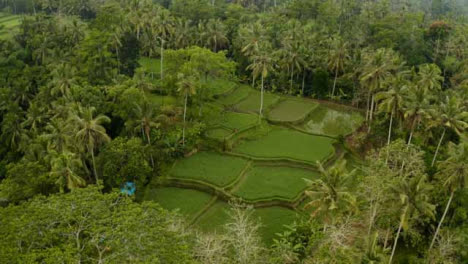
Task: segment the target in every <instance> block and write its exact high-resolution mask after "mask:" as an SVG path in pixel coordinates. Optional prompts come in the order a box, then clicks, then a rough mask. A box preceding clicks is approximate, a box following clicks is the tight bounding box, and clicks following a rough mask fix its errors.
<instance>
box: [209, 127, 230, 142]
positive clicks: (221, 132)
mask: <svg viewBox="0 0 468 264" xmlns="http://www.w3.org/2000/svg"><path fill="white" fill-rule="evenodd" d="M231 134H232V131H231V130H229V129H225V128H213V129H209V130H207V131H206V136H207V137H209V138H212V139H217V140H224V139H225V138H226V137H227V136H229V135H231Z"/></svg>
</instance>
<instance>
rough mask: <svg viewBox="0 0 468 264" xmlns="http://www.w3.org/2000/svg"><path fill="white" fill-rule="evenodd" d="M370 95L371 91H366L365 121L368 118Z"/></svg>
mask: <svg viewBox="0 0 468 264" xmlns="http://www.w3.org/2000/svg"><path fill="white" fill-rule="evenodd" d="M370 95H371V92H370V91H369V92H368V93H367V106H366V121H368V120H369V107H370Z"/></svg>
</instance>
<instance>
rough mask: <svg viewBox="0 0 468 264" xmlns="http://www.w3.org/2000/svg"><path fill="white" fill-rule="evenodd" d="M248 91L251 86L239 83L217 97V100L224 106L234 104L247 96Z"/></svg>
mask: <svg viewBox="0 0 468 264" xmlns="http://www.w3.org/2000/svg"><path fill="white" fill-rule="evenodd" d="M250 91H251V88H250V87H249V86H246V85H239V86H237V87H236V88H235V89H234V90H233V91H232V92H231V93H229V94H227V95H224V96H221V97H219V98H218V100H217V102H218V103H220V104H222V105H225V106H231V105H235V104H237V103H239V102H240V101H242V100H244V99H245V98H247V97H248V96H249V93H250Z"/></svg>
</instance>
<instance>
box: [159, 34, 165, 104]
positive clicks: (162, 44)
mask: <svg viewBox="0 0 468 264" xmlns="http://www.w3.org/2000/svg"><path fill="white" fill-rule="evenodd" d="M163 64H164V40H163V39H161V61H160V68H161V69H160V72H161V73H160V75H161V98H162V99H161V100H162V105H163V106H164V96H163V94H162V89H163V88H162V87H163V85H162V81H163V79H164V75H163V72H164V71H163Z"/></svg>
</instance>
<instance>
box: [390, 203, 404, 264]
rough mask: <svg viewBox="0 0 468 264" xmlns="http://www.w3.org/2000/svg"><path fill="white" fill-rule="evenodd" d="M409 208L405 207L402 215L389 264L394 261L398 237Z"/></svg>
mask: <svg viewBox="0 0 468 264" xmlns="http://www.w3.org/2000/svg"><path fill="white" fill-rule="evenodd" d="M407 209H408V207H406V208H405V211H404V212H403V215H402V216H401V219H400V225H399V226H398V231H397V235H396V237H395V243H393V249H392V254H391V255H390V260H389V261H388V263H389V264H391V263H392V260H393V255H394V254H395V249H396V246H397V243H398V237H400V232H401V228H402V226H403V222H404V221H405V217H406V210H407Z"/></svg>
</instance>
